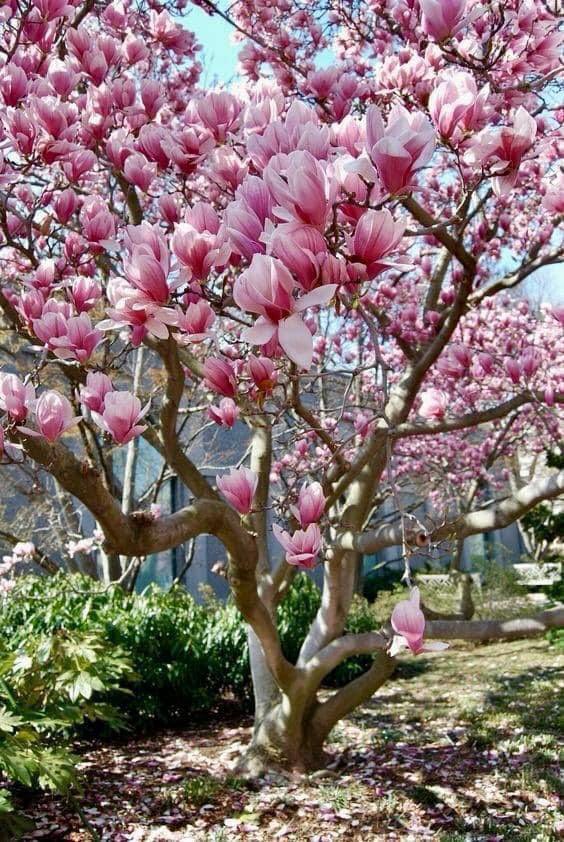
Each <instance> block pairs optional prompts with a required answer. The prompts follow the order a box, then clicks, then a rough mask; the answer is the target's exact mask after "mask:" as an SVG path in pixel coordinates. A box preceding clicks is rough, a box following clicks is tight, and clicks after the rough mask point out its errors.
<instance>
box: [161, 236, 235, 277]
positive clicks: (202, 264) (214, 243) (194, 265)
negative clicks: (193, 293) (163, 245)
mask: <svg viewBox="0 0 564 842" xmlns="http://www.w3.org/2000/svg"><path fill="white" fill-rule="evenodd" d="M171 247H172V251H173V252H174V254H175V255H176V256H177V258H178V260H179V261H180V263H181V264H182V266H183V267H184V268H185V270H186V273H187V276H188V279H191V278H194V279H195V280H197V281H205V279H206V278H207V277H208V275H209V273H210V270H211V269H212V268H213V267H215V266H222V265H225V264H226V263H227V261H228V260H229V256H230V254H231V247H230V246H229V245H225V244H221V242H220V238H218V236H217V234H216V233H213V232H211V231H197V230H196V229H195V228H194V227H193V226H192V225H189V224H187V223H185V222H182V223H181V224H180V225H177V226H176V229H175V231H174V235H173V237H172V241H171Z"/></svg>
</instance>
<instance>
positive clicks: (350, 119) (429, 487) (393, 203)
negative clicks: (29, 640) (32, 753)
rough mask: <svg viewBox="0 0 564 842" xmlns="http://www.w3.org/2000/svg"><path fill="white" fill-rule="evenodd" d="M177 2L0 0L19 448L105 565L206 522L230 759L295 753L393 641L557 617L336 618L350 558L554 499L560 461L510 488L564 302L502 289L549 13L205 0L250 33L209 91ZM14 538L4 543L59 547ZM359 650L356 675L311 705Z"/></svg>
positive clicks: (547, 206)
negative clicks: (233, 684)
mask: <svg viewBox="0 0 564 842" xmlns="http://www.w3.org/2000/svg"><path fill="white" fill-rule="evenodd" d="M189 5H190V4H186V3H182V2H178V3H147V4H145V3H143V2H140V3H135V4H133V3H129V2H127V0H124V2H114V3H111V4H109V5H108V4H106V3H101V2H96V0H94V2H92V0H86V2H80V0H73V2H69V3H65V2H63V0H11V2H8V3H5V4H3V5H2V7H1V8H0V21H1V29H0V33H1V34H0V100H1V102H2V110H1V112H0V230H1V236H2V241H1V250H0V265H1V270H2V284H1V292H0V307H1V310H2V321H3V324H2V330H3V333H2V336H3V339H2V347H1V351H2V355H3V373H2V374H1V376H0V408H1V410H2V413H3V418H2V426H1V427H0V431H1V434H2V443H3V461H4V464H5V465H7V466H10V467H11V466H13V464H14V463H17V465H19V466H20V467H21V470H23V471H27V472H28V474H29V475H30V476H37V477H38V478H39V479H37V480H35V481H40V478H41V477H42V476H43V477H44V476H50V477H51V478H52V481H53V482H54V483H55V486H56V488H57V489H58V493H60V494H62V495H64V500H65V501H66V503H65V505H66V507H67V515H68V517H69V519H72V518H73V517H74V521H73V522H74V523H75V524H76V525H77V527H76V528H77V529H79V528H80V524H81V522H86V520H85V519H81V518H82V513H84V512H85V511H88V512H89V513H90V515H91V516H92V520H93V522H95V531H94V532H93V533H92V534H84V535H82V537H81V538H80V540H79V541H78V544H79V546H78V547H77V546H74V549H73V552H74V551H76V552H77V553H78V554H79V555H80V554H81V553H82V554H86V555H88V551H89V549H92V547H93V546H94V545H96V546H98V545H99V546H100V547H101V550H102V551H103V553H104V558H105V565H106V575H107V576H108V578H110V579H113V580H118V579H119V580H123V578H124V577H125V576H126V575H127V574H128V571H129V570H130V568H131V565H132V563H138V562H139V560H141V559H143V558H144V557H146V556H147V555H149V554H151V553H155V552H159V551H163V550H167V549H170V548H173V547H176V546H179V545H181V544H183V543H184V542H186V541H188V540H189V539H192V538H194V537H195V536H197V535H200V534H205V533H208V534H213V535H215V536H217V538H218V539H219V540H220V541H221V542H222V543H223V545H224V547H225V549H226V552H227V555H228V567H229V581H230V585H231V589H232V593H233V596H234V599H235V601H236V603H237V605H238V607H239V608H240V610H241V612H242V614H243V615H244V617H245V619H246V621H247V622H248V624H249V629H250V632H249V634H250V651H251V661H252V671H253V679H254V685H255V702H256V727H255V732H254V737H253V744H252V746H251V749H250V751H249V753H248V755H247V757H246V760H245V763H246V765H247V767H248V768H249V769H251V770H259V769H260V768H261V767H262V765H263V764H264V763H267V764H268V763H272V762H278V763H283V764H286V765H288V766H290V767H302V768H303V767H311V766H315V765H318V764H320V763H322V761H323V743H324V740H325V738H326V737H327V735H328V734H329V732H330V730H331V729H332V727H333V726H334V724H335V723H336V722H337V721H338V720H339V719H340V718H341V717H343V716H344V715H346V714H347V713H348V712H349V711H350V710H352V709H353V708H354V707H355V706H357V705H358V704H360V703H361V702H362V701H363V700H365V699H367V698H368V697H370V696H371V695H372V694H373V693H374V692H375V690H376V689H377V688H378V687H379V686H380V685H381V684H382V682H383V681H385V679H386V678H387V677H388V676H389V674H390V673H391V671H392V668H393V656H394V655H395V653H397V652H398V651H399V650H400V649H401V648H402V647H405V646H407V647H408V648H410V649H411V650H412V651H413V652H419V651H423V650H424V649H426V648H429V647H432V646H435V648H436V647H437V644H436V642H435V643H433V639H436V638H441V639H442V640H448V639H456V638H463V639H487V638H495V637H500V636H520V635H521V636H526V635H528V634H532V633H536V632H538V631H542V630H543V629H544V628H546V627H548V626H551V625H552V626H554V625H559V624H562V622H563V620H564V617H563V612H562V610H553V611H551V612H545V613H544V614H543V615H540V616H538V617H537V618H532V619H530V620H526V619H525V620H523V619H522V620H518V621H517V620H516V621H509V622H504V623H500V622H494V621H465V620H460V619H447V620H433V621H429V620H427V621H426V620H425V616H424V613H423V612H422V609H421V606H420V604H419V596H418V593H417V591H416V590H412V592H411V595H410V596H409V599H406V600H405V601H404V602H403V603H402V604H400V606H398V607H397V608H396V610H395V611H394V615H393V616H392V618H391V624H390V625H389V627H386V628H384V629H383V630H382V631H381V632H378V633H370V634H361V635H353V634H343V629H344V626H345V622H346V618H347V613H348V610H349V607H350V604H351V600H352V597H353V592H354V588H355V580H356V573H357V568H358V561H359V557H360V554H363V553H372V552H376V551H378V550H380V549H383V548H386V547H391V546H398V547H401V551H402V555H403V557H404V559H405V565H406V571H405V579H406V584H407V585H408V586H410V585H411V584H412V583H411V573H410V569H409V560H410V556H411V554H412V552H413V550H414V549H415V548H417V547H421V546H422V545H423V546H424V545H435V544H438V543H439V542H447V543H448V542H450V543H451V544H456V542H461V541H462V540H463V539H464V538H465V537H467V536H470V535H472V534H476V533H479V532H482V531H485V530H490V529H496V528H499V527H502V526H505V525H507V524H509V523H511V522H513V521H514V520H516V519H517V518H519V517H520V516H522V515H523V514H525V513H526V512H527V511H529V510H530V509H531V508H532V507H533V506H535V505H536V504H537V503H538V502H540V501H543V500H551V499H554V498H555V497H556V496H557V495H558V494H559V493H561V492H562V490H564V473H563V472H562V471H560V472H556V471H554V472H549V473H548V474H547V475H546V476H544V477H541V478H540V479H537V480H533V481H531V482H529V483H526V484H524V485H522V486H520V485H519V484H518V483H517V484H515V483H513V484H512V485H511V486H510V485H509V484H508V477H509V473H508V465H509V464H510V463H511V460H512V459H513V458H514V457H515V456H516V454H518V453H521V452H523V451H526V452H530V453H536V452H539V453H540V452H541V451H542V450H543V449H545V448H547V447H554V446H557V444H558V437H559V434H560V430H559V414H558V405H559V403H561V402H562V400H563V397H564V387H563V360H564V354H563V351H564V346H563V338H562V324H563V322H564V310H563V309H562V307H558V306H556V305H546V306H544V307H541V308H540V309H539V308H533V307H532V306H531V305H530V304H528V303H527V301H526V300H525V299H524V298H523V297H521V296H520V292H519V290H520V285H521V284H522V282H524V281H525V280H526V279H527V278H528V277H529V276H531V275H532V274H533V273H534V272H535V271H536V270H537V269H539V268H540V267H543V266H548V265H552V264H558V263H560V262H561V261H562V258H563V254H564V250H563V247H562V238H561V232H560V233H559V224H560V222H561V219H562V212H563V211H564V190H563V176H562V172H561V170H560V167H559V163H558V156H559V152H560V151H561V148H560V147H561V144H562V137H561V134H560V124H561V122H562V109H561V108H560V107H559V106H558V86H557V81H556V77H557V73H558V71H559V59H558V53H559V45H560V44H561V39H560V36H559V34H558V28H557V18H556V12H557V9H556V5H555V4H554V3H552V2H551V0H547V2H544V0H529V2H526V3H523V2H518V0H514V2H503V3H501V2H500V3H495V2H491V3H479V2H474V0H466V2H465V0H448V2H440V3H439V2H438V1H437V0H353V2H350V3H342V2H338V0H321V1H320V2H315V3H308V4H302V3H299V2H294V0H277V2H272V0H268V2H267V0H264V2H261V0H253V2H252V3H251V2H235V3H231V4H230V5H229V11H226V7H225V8H224V7H220V6H219V5H218V4H215V3H212V2H207V0H201V2H199V3H198V5H199V6H201V7H202V8H203V9H204V10H205V11H207V12H209V14H210V16H212V18H213V16H214V15H221V16H223V17H224V18H225V19H226V20H228V21H229V22H230V23H232V24H233V28H234V32H235V33H236V35H237V37H238V38H240V39H241V47H242V50H241V56H240V58H241V73H242V81H241V82H240V83H237V85H236V86H233V88H232V89H231V90H205V89H203V88H201V87H199V85H198V79H199V73H200V69H201V68H200V65H199V64H198V62H197V61H196V56H197V50H198V45H197V44H196V43H195V40H194V38H193V36H192V35H191V34H190V32H188V31H187V30H186V29H185V28H184V26H183V23H182V21H184V23H186V20H185V18H182V17H181V16H182V14H183V13H184V12H186V11H187V10H188V8H189ZM188 24H189V18H188ZM328 48H331V49H332V50H333V53H334V63H333V64H331V65H330V66H326V65H327V62H326V55H327V53H326V50H327V49H328ZM322 51H323V54H324V55H323V58H324V61H323V64H324V66H323V68H322V69H319V66H318V65H317V64H316V57H317V56H318V55H319V54H320V53H321V52H322ZM188 418H190V419H192V428H193V427H194V422H195V425H196V433H195V435H196V437H197V435H198V434H199V433H200V432H201V431H202V430H204V429H205V428H206V426H207V425H208V424H217V425H221V426H223V427H224V428H227V429H229V428H232V427H233V425H234V424H235V422H236V421H238V422H243V423H244V424H245V425H247V426H248V428H249V430H250V446H249V450H248V452H247V453H243V454H239V463H238V464H234V466H233V468H232V469H231V470H230V471H229V472H227V471H226V472H222V473H221V475H220V476H218V477H217V481H216V482H215V483H214V482H213V481H210V479H209V477H208V476H206V475H205V474H204V472H203V470H202V465H200V464H198V462H197V461H195V460H194V459H193V458H191V453H192V452H193V451H192V450H191V446H192V443H193V442H192V441H190V442H188V440H187V438H186V435H185V427H186V420H187V419H188ZM140 437H142V438H143V439H144V440H145V442H146V444H147V446H148V447H151V448H153V449H154V451H156V453H158V454H159V457H160V459H161V461H162V464H163V465H164V468H163V471H162V472H161V474H160V479H158V480H155V482H156V483H157V484H158V483H159V482H160V483H161V484H162V483H163V482H165V481H166V479H167V478H168V477H170V476H171V475H174V476H176V477H177V478H178V482H180V483H182V484H183V485H184V486H185V487H186V489H187V491H188V494H189V497H190V502H189V504H188V505H186V506H185V507H184V508H182V509H180V510H179V511H176V512H174V513H172V514H165V513H162V514H160V516H159V512H158V511H157V510H156V509H155V508H154V507H153V508H151V506H150V504H149V501H148V500H147V498H144V499H143V500H138V499H136V496H135V488H136V486H135V481H134V478H135V458H136V448H135V443H136V441H138V440H139V438H140ZM120 449H123V452H124V454H125V458H124V459H123V460H121V461H119V460H117V458H116V455H117V454H118V453H119V450H120ZM118 464H120V465H122V466H124V467H123V469H120V470H118V468H117V467H116V466H117V465H118ZM406 488H407V489H410V490H411V491H410V493H412V492H413V489H418V488H419V489H422V492H421V493H422V494H424V495H425V496H426V497H428V498H429V499H430V500H431V502H432V504H433V508H432V517H431V516H430V517H429V518H426V519H425V521H424V522H423V521H421V519H417V518H416V517H415V515H414V514H413V513H412V512H411V511H410V510H409V508H408V507H407V505H406V503H405V500H406V495H405V494H404V489H406ZM390 507H391V510H392V511H393V512H395V514H394V516H393V517H390V516H389V512H390ZM69 509H70V511H69ZM383 513H385V514H383ZM271 533H273V536H274V541H272V540H270V535H271ZM16 537H17V538H18V539H19V543H17V544H16V550H15V556H16V557H17V558H24V557H25V558H29V557H31V558H33V557H34V556H35V557H36V558H39V560H40V561H42V563H43V566H46V567H47V568H48V567H49V564H51V562H50V561H49V559H46V558H45V556H44V555H43V554H42V553H41V549H40V548H39V547H36V546H35V545H34V544H32V545H31V547H30V545H29V539H30V537H31V536H29V535H27V536H26V535H21V536H16ZM26 541H27V542H28V543H27V545H26V544H25V542H26ZM81 541H82V543H81ZM273 543H274V544H275V545H276V547H277V550H276V551H275V552H272V551H271V547H272V545H273ZM22 546H23V547H24V548H23V549H22ZM92 558H93V557H92V556H91V557H90V562H89V567H85V568H84V569H88V570H89V572H90V573H91V574H92V575H95V573H96V570H95V565H94V563H93V561H92ZM316 565H323V571H324V573H323V598H322V604H321V608H320V610H319V613H318V615H317V617H316V619H315V621H314V623H313V625H312V627H311V629H310V631H309V633H308V635H307V637H306V639H305V640H304V642H303V646H302V650H301V653H300V655H299V659H298V661H297V663H295V664H293V663H290V662H288V660H287V659H286V658H285V656H284V654H283V652H282V650H281V647H280V643H279V640H278V636H277V632H276V626H275V623H274V620H273V616H274V612H275V608H276V605H277V604H278V603H279V601H280V600H281V599H282V598H283V596H284V594H285V592H286V590H287V587H288V584H289V582H290V581H291V577H292V575H293V573H294V572H295V571H296V570H297V569H300V568H303V569H311V568H313V567H315V566H316ZM367 652H369V653H374V655H375V658H374V662H373V666H372V667H371V668H370V669H369V670H368V671H367V672H366V673H365V674H364V675H363V676H361V677H360V678H357V679H356V680H355V681H353V682H352V683H351V684H350V685H348V686H346V687H343V688H341V689H339V690H337V691H336V692H335V693H334V694H333V695H332V696H330V697H328V698H325V699H324V700H320V699H319V698H318V689H319V686H320V684H321V682H322V681H323V679H324V677H325V676H326V675H327V674H328V673H329V672H330V671H331V670H332V669H333V668H334V667H335V666H337V664H339V663H340V662H341V661H342V660H343V659H345V658H347V657H349V656H351V655H353V654H358V653H367Z"/></svg>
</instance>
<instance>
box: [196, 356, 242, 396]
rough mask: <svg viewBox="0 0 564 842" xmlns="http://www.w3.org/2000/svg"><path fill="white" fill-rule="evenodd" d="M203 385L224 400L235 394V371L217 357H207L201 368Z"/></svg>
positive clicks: (229, 364)
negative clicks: (221, 396)
mask: <svg viewBox="0 0 564 842" xmlns="http://www.w3.org/2000/svg"><path fill="white" fill-rule="evenodd" d="M203 373H204V383H205V384H206V386H208V388H210V389H211V390H212V391H214V392H218V393H219V394H220V395H225V397H226V398H234V397H235V395H236V394H237V380H236V377H235V370H234V368H233V366H232V365H231V363H230V362H228V361H227V360H222V359H219V358H218V357H208V358H207V360H206V361H205V363H204V366H203Z"/></svg>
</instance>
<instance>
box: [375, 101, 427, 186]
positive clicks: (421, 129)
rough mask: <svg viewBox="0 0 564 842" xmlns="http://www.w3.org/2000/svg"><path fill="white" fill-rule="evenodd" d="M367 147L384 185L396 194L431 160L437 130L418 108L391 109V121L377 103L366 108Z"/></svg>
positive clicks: (399, 106) (398, 106) (396, 106)
mask: <svg viewBox="0 0 564 842" xmlns="http://www.w3.org/2000/svg"><path fill="white" fill-rule="evenodd" d="M366 149H367V152H368V155H369V156H370V159H371V160H372V162H373V164H374V166H375V167H376V169H377V171H378V175H379V177H380V181H381V182H382V184H383V186H384V188H385V189H386V190H387V191H388V192H389V193H391V194H392V195H395V194H397V193H402V192H405V191H406V190H407V189H408V188H409V187H410V185H411V184H412V181H413V177H414V175H415V173H416V171H417V170H418V169H421V167H424V166H425V164H428V163H429V161H430V160H431V158H432V156H433V151H434V149H435V131H434V129H433V127H432V125H431V124H430V122H429V121H428V120H427V118H426V117H425V116H424V115H423V114H422V113H421V112H419V111H417V112H415V113H410V112H409V111H407V109H406V108H404V107H403V106H402V105H394V107H393V108H392V109H391V111H390V114H389V117H388V124H387V126H384V121H383V120H382V116H381V114H380V111H379V109H378V107H377V106H375V105H371V106H370V108H369V109H368V110H367V112H366Z"/></svg>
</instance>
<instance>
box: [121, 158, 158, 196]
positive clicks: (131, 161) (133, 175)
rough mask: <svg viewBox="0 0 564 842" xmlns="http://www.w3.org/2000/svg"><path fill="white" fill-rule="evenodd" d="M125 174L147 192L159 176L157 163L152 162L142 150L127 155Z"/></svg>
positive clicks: (132, 182) (131, 181)
mask: <svg viewBox="0 0 564 842" xmlns="http://www.w3.org/2000/svg"><path fill="white" fill-rule="evenodd" d="M123 174H124V176H125V177H126V179H127V180H128V181H129V182H130V183H131V184H134V185H135V187H138V188H139V189H140V190H142V191H143V193H147V192H148V191H149V189H150V187H151V184H152V183H153V181H154V180H155V178H156V176H157V165H156V164H154V163H150V162H149V161H148V160H147V158H146V157H145V156H144V155H142V154H141V153H140V152H135V153H134V154H133V155H128V156H127V159H126V161H125V164H124V165H123Z"/></svg>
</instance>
